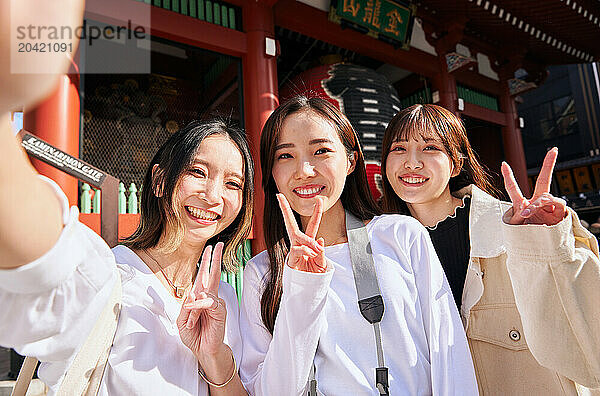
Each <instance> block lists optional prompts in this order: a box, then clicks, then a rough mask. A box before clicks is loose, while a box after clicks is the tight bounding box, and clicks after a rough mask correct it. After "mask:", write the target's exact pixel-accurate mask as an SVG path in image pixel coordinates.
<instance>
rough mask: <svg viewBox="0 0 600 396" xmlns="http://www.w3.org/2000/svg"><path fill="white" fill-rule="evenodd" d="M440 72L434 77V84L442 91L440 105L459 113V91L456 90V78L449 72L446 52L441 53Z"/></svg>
mask: <svg viewBox="0 0 600 396" xmlns="http://www.w3.org/2000/svg"><path fill="white" fill-rule="evenodd" d="M438 59H439V65H440V72H439V73H438V75H437V76H436V77H435V78H434V80H433V84H434V86H435V88H436V89H437V90H438V92H439V93H440V101H439V103H438V104H439V105H440V106H442V107H444V108H446V109H448V110H450V111H451V112H453V113H455V114H457V111H458V93H457V91H456V78H455V77H454V75H452V74H450V73H448V65H447V64H446V54H445V53H442V54H440V55H439V58H438Z"/></svg>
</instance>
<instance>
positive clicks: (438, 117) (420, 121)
mask: <svg viewBox="0 0 600 396" xmlns="http://www.w3.org/2000/svg"><path fill="white" fill-rule="evenodd" d="M431 135H433V136H435V137H436V138H437V139H439V140H440V142H441V143H442V145H443V146H444V149H445V150H446V154H448V156H449V157H450V159H451V160H452V163H453V164H454V166H455V167H456V168H459V169H460V173H459V174H458V175H457V176H455V177H452V178H450V182H449V184H450V192H454V191H457V190H460V189H461V188H463V187H466V186H468V185H470V184H475V185H476V186H477V187H479V188H481V189H482V190H484V191H485V192H487V193H488V194H490V195H493V196H497V195H498V191H497V190H496V189H495V188H494V187H493V186H492V184H491V182H490V176H489V175H488V173H487V172H486V170H485V168H484V166H483V165H482V164H481V163H480V162H479V161H478V159H477V156H476V154H475V152H474V151H473V149H472V148H471V144H470V143H469V140H468V139H467V132H466V130H465V126H464V125H463V123H462V121H461V120H460V119H459V118H458V117H457V116H456V115H454V113H452V112H451V111H449V110H447V109H445V108H443V107H441V106H437V105H434V104H416V105H413V106H410V107H407V108H406V109H404V110H402V111H401V112H399V113H398V114H396V115H395V116H394V118H392V120H391V121H390V123H389V124H388V126H387V128H386V129H385V133H384V135H383V142H382V145H381V176H382V179H383V180H382V184H383V195H382V197H381V206H382V208H383V210H384V212H386V213H404V214H408V208H407V206H406V203H405V202H404V201H402V200H401V199H400V198H399V197H398V196H397V195H396V193H395V192H394V189H393V188H392V186H391V184H390V182H389V180H388V178H387V169H386V162H387V157H388V154H389V153H390V148H391V146H392V144H393V143H394V142H397V141H399V140H409V139H415V140H418V139H419V138H420V137H429V136H431Z"/></svg>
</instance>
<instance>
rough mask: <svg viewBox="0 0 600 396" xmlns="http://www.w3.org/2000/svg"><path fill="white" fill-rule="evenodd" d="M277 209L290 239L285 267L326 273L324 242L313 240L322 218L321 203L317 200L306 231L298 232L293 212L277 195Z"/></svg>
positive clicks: (320, 239)
mask: <svg viewBox="0 0 600 396" xmlns="http://www.w3.org/2000/svg"><path fill="white" fill-rule="evenodd" d="M277 200H278V201H279V207H280V208H281V212H282V214H283V221H284V222H285V228H286V231H287V234H288V237H289V239H290V252H289V254H288V258H287V265H289V266H290V267H291V268H293V269H296V270H298V271H304V272H320V273H322V272H326V271H327V261H326V258H325V241H324V239H323V238H319V239H318V240H317V239H315V237H316V235H317V231H318V230H319V225H320V224H321V217H322V216H323V201H321V199H320V198H317V203H316V204H315V208H314V210H313V214H312V216H311V217H310V220H309V222H308V224H307V226H306V231H305V232H302V231H300V228H299V227H298V223H297V222H296V218H295V217H294V212H293V211H292V208H291V207H290V204H289V202H288V201H287V199H286V198H285V196H284V195H283V194H277Z"/></svg>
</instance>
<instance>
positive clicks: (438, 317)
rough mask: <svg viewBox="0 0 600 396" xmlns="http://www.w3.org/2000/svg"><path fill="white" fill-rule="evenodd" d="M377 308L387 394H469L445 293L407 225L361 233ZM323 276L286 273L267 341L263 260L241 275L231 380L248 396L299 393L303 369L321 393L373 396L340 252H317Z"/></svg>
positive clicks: (468, 372)
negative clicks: (235, 373)
mask: <svg viewBox="0 0 600 396" xmlns="http://www.w3.org/2000/svg"><path fill="white" fill-rule="evenodd" d="M367 232H368V234H369V238H370V241H371V246H372V251H373V259H374V263H375V268H376V272H377V277H378V280H379V286H380V289H381V294H382V296H383V299H384V303H385V313H384V316H383V320H382V322H381V333H382V340H383V349H384V355H385V360H386V365H387V366H388V368H389V385H390V394H391V395H394V396H397V395H431V394H434V395H477V384H476V380H475V374H474V370H473V364H472V361H471V354H470V353H469V347H468V345H467V340H466V338H465V334H464V331H463V327H462V324H461V320H460V317H459V315H458V311H457V309H456V306H455V304H454V299H453V297H452V293H451V291H450V287H449V285H448V282H447V280H446V277H445V275H444V272H443V270H442V267H441V265H440V263H439V260H438V258H437V256H436V254H435V250H434V248H433V246H432V244H431V241H430V239H429V234H428V233H427V231H426V230H425V229H424V228H423V226H422V225H421V224H419V222H417V221H416V220H414V219H412V218H409V217H406V216H400V215H386V216H379V217H375V218H374V219H373V220H372V221H371V222H370V223H369V224H368V225H367ZM325 254H326V256H327V258H328V259H329V260H330V261H331V262H332V264H333V270H331V271H328V272H326V273H323V274H317V273H306V272H300V271H296V270H293V269H291V268H290V267H288V266H286V267H285V269H284V273H283V295H282V298H281V303H280V307H279V313H278V315H277V320H276V321H275V329H274V332H273V335H271V334H270V333H269V331H268V330H267V329H266V327H265V326H264V324H263V322H262V317H261V306H260V298H261V296H262V291H263V285H264V281H265V280H266V279H267V276H268V274H267V273H268V268H269V261H268V260H269V259H268V255H267V254H266V252H263V253H261V254H259V255H258V256H256V257H254V258H253V259H252V260H251V261H250V262H249V263H248V264H247V266H246V269H245V271H244V291H243V298H242V308H241V313H240V321H241V322H240V328H241V334H242V340H243V348H244V355H243V362H242V365H241V367H240V375H241V378H242V381H243V382H244V385H245V386H246V388H247V389H248V391H249V392H250V394H253V395H299V394H302V393H303V392H304V391H305V387H306V384H307V380H308V375H309V371H310V367H311V365H312V363H313V360H314V364H315V367H316V379H317V382H318V388H319V390H320V391H321V392H323V394H325V395H327V396H331V395H379V393H378V392H377V390H376V389H375V385H374V383H375V367H377V354H376V348H375V337H374V331H373V326H372V325H371V324H369V323H368V322H367V321H366V320H365V319H364V318H363V317H362V315H361V313H360V311H359V309H358V303H357V294H356V286H355V283H354V276H353V273H352V266H351V263H350V251H349V248H348V244H347V243H344V244H340V245H333V246H329V247H326V249H325Z"/></svg>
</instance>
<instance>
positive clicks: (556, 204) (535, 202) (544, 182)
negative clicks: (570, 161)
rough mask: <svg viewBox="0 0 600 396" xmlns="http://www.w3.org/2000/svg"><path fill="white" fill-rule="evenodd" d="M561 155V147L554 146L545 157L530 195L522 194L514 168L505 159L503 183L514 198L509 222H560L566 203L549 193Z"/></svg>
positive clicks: (547, 223)
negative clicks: (524, 195) (559, 149)
mask: <svg viewBox="0 0 600 396" xmlns="http://www.w3.org/2000/svg"><path fill="white" fill-rule="evenodd" d="M556 157H558V149H557V148H556V147H554V148H553V149H552V150H550V151H548V153H547V154H546V157H545V158H544V163H543V165H542V170H541V171H540V174H539V176H538V178H537V181H536V183H535V189H534V191H533V196H532V197H531V199H529V200H528V199H526V198H525V197H523V194H522V193H521V190H520V189H519V186H518V185H517V181H516V180H515V177H514V175H513V172H512V169H511V168H510V166H508V164H507V163H506V162H503V163H502V176H503V178H504V187H505V188H506V191H507V192H508V195H509V196H510V200H511V201H512V204H513V207H512V213H510V212H508V213H507V215H506V216H507V218H508V220H507V222H508V223H509V224H545V225H549V226H551V225H555V224H558V223H559V222H560V221H561V220H562V219H564V217H565V215H566V213H567V212H566V207H567V204H566V202H565V201H564V200H563V199H560V198H556V197H555V196H553V195H552V194H550V184H551V182H552V171H553V170H554V164H555V163H556Z"/></svg>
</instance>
